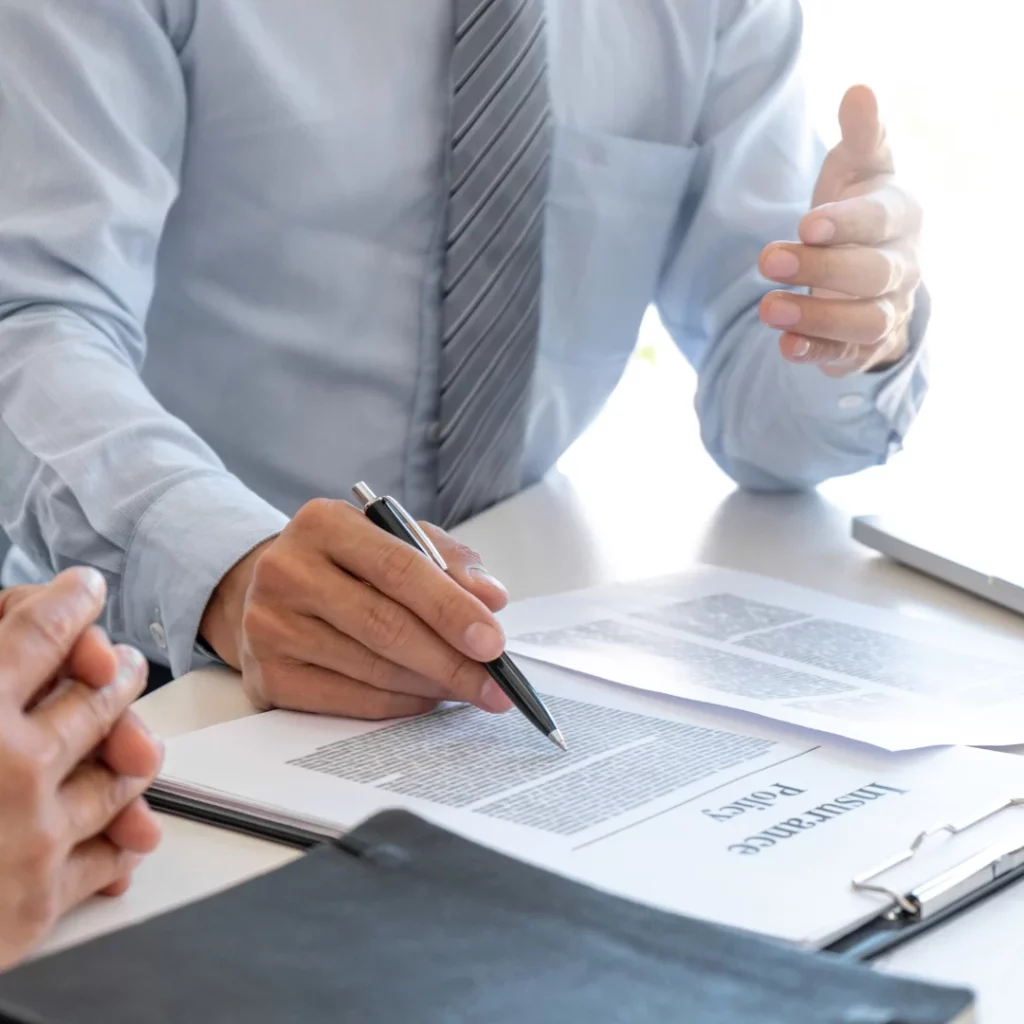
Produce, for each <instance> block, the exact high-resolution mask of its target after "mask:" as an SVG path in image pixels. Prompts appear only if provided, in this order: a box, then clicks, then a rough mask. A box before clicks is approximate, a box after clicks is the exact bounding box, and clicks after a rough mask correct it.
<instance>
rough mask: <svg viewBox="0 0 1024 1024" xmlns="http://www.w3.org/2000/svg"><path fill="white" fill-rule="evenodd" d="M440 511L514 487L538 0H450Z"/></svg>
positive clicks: (535, 140)
mask: <svg viewBox="0 0 1024 1024" xmlns="http://www.w3.org/2000/svg"><path fill="white" fill-rule="evenodd" d="M455 12H456V19H455V23H456V36H455V50H454V56H453V61H454V65H453V69H452V81H453V84H454V87H455V97H454V103H453V107H452V151H451V161H450V175H451V186H450V194H449V201H448V228H447V243H446V248H445V270H444V298H443V306H442V324H443V328H442V350H441V415H440V435H439V448H438V474H439V481H438V487H439V490H438V498H439V506H440V519H441V522H442V523H443V524H444V525H451V524H454V523H457V522H459V521H460V520H462V519H465V518H466V517H467V516H470V515H472V514H474V513H476V512H480V511H482V510H483V509H484V508H486V507H487V506H488V505H491V504H493V503H494V502H496V501H498V500H500V499H501V498H504V497H507V496H508V495H510V494H513V493H515V491H516V490H518V488H519V487H520V485H521V482H522V461H523V442H524V438H525V432H526V417H527V414H528V407H527V406H528V402H529V396H530V390H531V384H532V380H533V371H534V362H535V356H536V347H537V334H538V331H539V328H540V294H541V249H542V243H543V230H544V224H543V220H544V216H543V215H544V202H545V198H546V195H547V187H548V165H549V158H550V151H551V139H550V130H551V126H550V111H549V108H550V103H549V93H548V82H547V34H546V31H545V21H544V0H455Z"/></svg>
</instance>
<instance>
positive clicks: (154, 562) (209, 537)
mask: <svg viewBox="0 0 1024 1024" xmlns="http://www.w3.org/2000/svg"><path fill="white" fill-rule="evenodd" d="M287 523H288V517H287V516H286V515H285V514H284V513H283V512H280V511H279V510H278V509H276V508H274V507H273V506H272V505H270V504H268V503H267V502H265V501H264V500H263V499H262V498H260V497H259V496H258V495H256V494H254V493H253V492H252V491H250V490H249V489H248V488H247V487H245V486H244V485H243V484H242V482H241V481H240V480H238V479H237V478H236V477H233V476H230V475H227V474H222V475H217V476H213V475H210V476H202V477H193V478H190V479H188V480H186V481H184V482H182V483H180V484H177V485H176V486H175V487H172V488H171V489H170V490H169V491H166V492H165V493H164V494H163V495H162V496H161V497H160V498H159V499H157V501H155V502H154V503H153V504H152V505H151V506H150V507H149V509H148V510H147V511H146V514H145V515H144V516H143V517H142V519H141V520H140V521H139V523H138V525H137V526H136V529H135V533H134V535H133V536H132V539H131V542H130V543H129V545H128V550H127V552H126V554H125V569H124V574H123V582H122V590H121V602H122V608H121V611H122V615H123V620H122V621H123V622H124V623H125V630H126V633H127V635H128V639H129V641H130V642H131V643H133V644H135V645H137V646H138V647H139V648H140V649H141V650H143V651H145V652H147V653H149V654H154V655H155V657H156V658H157V659H158V660H167V661H169V663H170V667H171V671H172V673H173V674H174V675H175V676H180V675H183V674H184V673H186V672H189V671H191V670H192V669H193V668H196V667H199V665H201V664H203V663H205V662H208V661H210V660H211V659H210V658H209V657H208V656H205V655H204V654H202V653H201V650H200V648H198V647H197V646H196V640H197V637H198V634H199V623H200V621H201V619H202V616H203V612H204V611H205V610H206V605H207V603H208V602H209V600H210V596H211V595H212V594H213V591H214V589H215V588H216V587H217V584H218V583H220V581H221V580H222V579H223V578H224V576H225V575H226V574H227V572H228V570H229V569H231V568H232V567H233V566H234V565H235V564H237V563H238V562H239V561H240V560H241V559H242V558H244V557H245V556H246V555H247V554H248V553H249V552H250V551H252V550H253V549H254V548H256V547H258V546H259V545H260V544H262V543H263V542H264V541H265V540H268V539H270V538H271V537H274V536H276V535H277V534H278V533H280V532H281V531H282V530H283V529H284V527H285V526H286V525H287Z"/></svg>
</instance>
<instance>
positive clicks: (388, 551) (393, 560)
mask: <svg viewBox="0 0 1024 1024" xmlns="http://www.w3.org/2000/svg"><path fill="white" fill-rule="evenodd" d="M421 558H422V555H420V553H419V552H418V551H416V550H415V548H413V547H411V546H410V545H408V544H403V543H402V542H401V541H395V542H394V543H390V544H384V545H382V546H381V548H380V551H379V553H378V555H377V564H376V578H375V580H374V581H373V582H375V583H379V584H380V585H381V586H382V587H384V588H385V589H386V590H388V591H392V592H394V591H397V592H399V593H401V592H402V591H404V590H405V589H406V588H407V587H408V586H409V585H410V584H411V583H412V581H413V577H414V576H415V575H416V570H417V569H418V568H419V566H420V564H421V563H420V559H421Z"/></svg>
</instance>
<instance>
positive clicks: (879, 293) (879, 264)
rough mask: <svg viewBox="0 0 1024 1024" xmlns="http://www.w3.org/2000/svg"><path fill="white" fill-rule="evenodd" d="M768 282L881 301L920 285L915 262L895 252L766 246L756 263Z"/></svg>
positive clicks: (905, 254)
mask: <svg viewBox="0 0 1024 1024" xmlns="http://www.w3.org/2000/svg"><path fill="white" fill-rule="evenodd" d="M760 269H761V273H762V274H763V275H764V276H765V277H766V278H768V280H770V281H778V282H779V283H780V284H790V285H795V286H802V287H806V288H822V289H826V290H828V291H834V292H842V293H844V294H845V295H849V296H853V297H856V298H862V299H869V298H881V297H883V296H885V295H888V294H890V293H893V292H900V291H907V290H910V291H912V290H914V289H916V288H917V286H918V284H920V281H921V272H920V269H919V268H918V265H917V261H916V259H914V258H911V257H910V256H908V255H907V253H906V252H904V251H903V250H901V249H899V248H867V247H865V246H845V247H834V246H810V245H799V244H797V243H785V242H784V243H777V244H773V245H769V246H768V247H767V248H766V249H765V250H764V251H763V252H762V253H761V260H760Z"/></svg>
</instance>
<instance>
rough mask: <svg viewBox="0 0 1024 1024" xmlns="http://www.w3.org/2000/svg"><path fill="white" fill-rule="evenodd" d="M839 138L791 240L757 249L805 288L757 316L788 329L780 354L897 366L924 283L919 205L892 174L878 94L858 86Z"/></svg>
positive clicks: (771, 268) (768, 271)
mask: <svg viewBox="0 0 1024 1024" xmlns="http://www.w3.org/2000/svg"><path fill="white" fill-rule="evenodd" d="M839 123H840V127H841V128H842V141H841V142H840V143H839V144H838V145H837V146H836V147H835V149H833V150H832V151H831V152H830V153H829V155H828V157H827V159H826V160H825V164H824V167H823V168H822V171H821V175H820V177H819V178H818V184H817V187H816V188H815V191H814V198H813V201H812V203H813V205H812V209H811V211H810V213H808V214H807V216H806V217H804V219H803V221H802V222H801V224H800V239H801V242H802V243H803V244H800V243H797V242H774V243H772V244H771V245H769V246H767V247H766V248H765V249H764V251H763V252H762V254H761V260H760V268H761V273H762V274H763V275H764V276H765V277H766V278H768V279H769V280H772V281H778V282H780V283H784V284H788V285H802V286H806V287H809V288H810V294H809V295H799V294H794V293H792V292H785V291H777V292H772V293H770V294H769V295H767V296H766V297H765V298H764V300H763V302H762V303H761V319H762V320H763V321H764V323H765V324H767V325H768V326H770V327H774V328H778V329H780V330H782V331H783V332H784V333H783V335H782V337H781V339H780V341H779V347H780V349H781V351H782V354H783V355H784V356H785V357H786V358H787V359H789V360H791V361H792V362H796V363H816V364H818V366H819V367H820V369H821V370H822V371H823V372H824V373H826V374H827V375H829V376H830V377H841V376H846V375H848V374H851V373H856V372H860V371H864V370H869V369H881V368H883V367H885V366H887V365H890V364H892V363H895V362H897V361H898V360H899V359H900V358H902V356H903V355H904V353H905V352H906V346H907V325H908V322H909V320H910V316H911V314H912V313H913V310H914V294H915V292H916V290H917V287H918V285H919V284H920V281H921V270H920V266H919V235H920V231H921V221H922V214H921V208H920V206H919V205H918V204H917V202H916V201H915V200H914V199H913V197H912V196H910V195H909V194H908V193H907V192H905V191H904V190H903V189H901V188H900V187H899V186H898V185H897V184H896V183H895V180H894V177H893V170H894V168H893V159H892V153H891V152H890V150H889V146H888V144H887V142H886V135H885V129H884V128H883V127H882V125H881V123H880V121H879V117H878V103H877V101H876V99H875V95H874V93H873V92H872V91H871V90H870V89H868V88H867V87H865V86H854V87H853V88H852V89H850V90H849V91H848V92H847V93H846V96H845V97H844V98H843V102H842V106H841V107H840V110H839Z"/></svg>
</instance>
